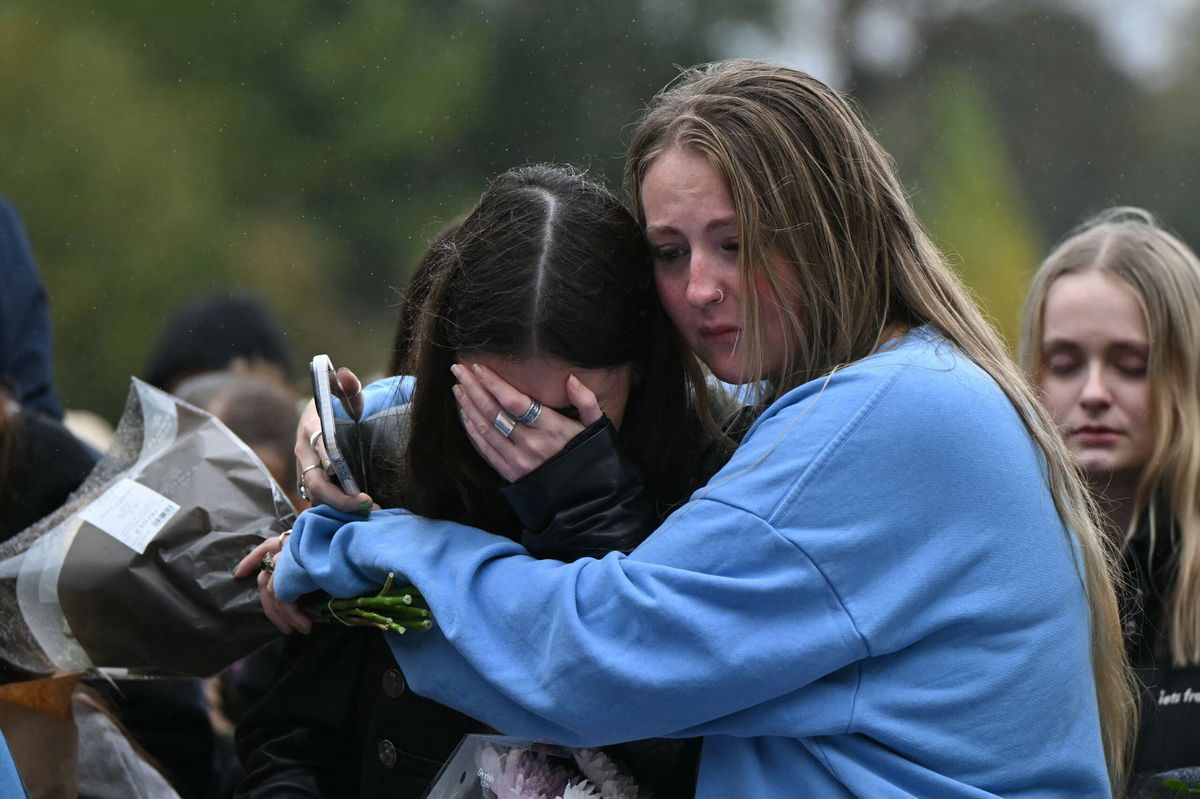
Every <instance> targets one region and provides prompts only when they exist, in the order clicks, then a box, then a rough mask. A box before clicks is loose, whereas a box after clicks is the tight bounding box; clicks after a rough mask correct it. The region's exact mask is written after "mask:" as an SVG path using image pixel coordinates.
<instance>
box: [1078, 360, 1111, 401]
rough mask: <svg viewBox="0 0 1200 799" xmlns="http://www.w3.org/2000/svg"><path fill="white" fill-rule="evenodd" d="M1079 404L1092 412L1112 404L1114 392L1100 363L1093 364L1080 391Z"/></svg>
mask: <svg viewBox="0 0 1200 799" xmlns="http://www.w3.org/2000/svg"><path fill="white" fill-rule="evenodd" d="M1079 404H1080V405H1082V406H1083V408H1084V409H1085V410H1087V411H1090V412H1097V411H1102V410H1104V409H1105V408H1107V407H1109V406H1110V405H1112V392H1111V391H1110V390H1109V388H1108V382H1107V381H1106V380H1105V379H1104V370H1103V368H1101V367H1100V366H1099V365H1094V366H1091V367H1090V368H1089V369H1088V370H1087V376H1086V377H1085V379H1084V382H1083V388H1082V389H1081V390H1080V392H1079Z"/></svg>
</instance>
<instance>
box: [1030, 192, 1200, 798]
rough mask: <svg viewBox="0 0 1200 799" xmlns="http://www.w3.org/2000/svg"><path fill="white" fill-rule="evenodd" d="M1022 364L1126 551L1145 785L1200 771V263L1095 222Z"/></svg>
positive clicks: (1070, 250)
mask: <svg viewBox="0 0 1200 799" xmlns="http://www.w3.org/2000/svg"><path fill="white" fill-rule="evenodd" d="M1021 361H1022V364H1023V365H1024V366H1025V368H1026V369H1027V370H1028V372H1029V374H1030V375H1031V376H1032V377H1033V379H1034V380H1035V381H1036V382H1037V384H1038V385H1039V386H1040V388H1041V391H1042V397H1043V400H1044V402H1045V404H1046V407H1047V408H1048V409H1049V410H1050V412H1051V414H1052V415H1053V416H1054V419H1055V421H1057V422H1058V424H1059V426H1060V427H1061V429H1062V431H1063V433H1064V436H1065V438H1066V441H1067V446H1068V447H1069V448H1070V450H1071V452H1072V454H1073V455H1074V456H1075V461H1076V463H1077V464H1078V465H1079V468H1080V470H1081V471H1082V472H1083V474H1084V476H1085V478H1086V479H1087V480H1088V482H1089V483H1090V484H1091V487H1092V489H1093V490H1094V491H1095V492H1096V494H1097V495H1098V496H1099V497H1100V498H1101V508H1102V510H1103V511H1104V512H1105V513H1106V514H1107V516H1108V521H1109V523H1110V528H1111V531H1112V534H1113V536H1115V538H1116V540H1117V541H1118V542H1119V543H1120V546H1121V553H1122V556H1123V559H1124V564H1125V569H1126V573H1127V578H1128V581H1129V583H1130V586H1129V590H1128V591H1127V592H1126V593H1125V595H1124V596H1123V599H1124V600H1125V608H1124V610H1125V616H1126V624H1125V634H1126V641H1127V646H1128V651H1129V654H1130V657H1131V659H1132V660H1133V663H1134V666H1135V668H1136V670H1137V674H1138V676H1139V677H1140V679H1141V681H1142V682H1143V683H1144V685H1145V694H1144V696H1143V699H1142V703H1141V705H1142V719H1141V726H1140V730H1139V733H1138V738H1137V745H1136V750H1135V757H1134V764H1133V771H1134V774H1135V777H1136V778H1137V780H1138V782H1144V781H1145V780H1147V779H1148V777H1149V776H1150V775H1153V774H1155V773H1158V772H1164V771H1167V770H1171V769H1178V768H1181V767H1200V261H1197V258H1196V254H1195V253H1194V252H1192V250H1191V249H1189V248H1188V247H1187V245H1185V244H1184V243H1183V242H1182V241H1180V240H1179V239H1178V238H1176V237H1175V236H1173V235H1172V234H1171V233H1169V232H1167V231H1166V230H1164V229H1163V228H1162V227H1160V226H1159V225H1158V223H1157V222H1156V221H1155V219H1154V217H1153V216H1151V215H1150V214H1149V213H1147V212H1145V211H1142V210H1140V209H1137V208H1114V209H1110V210H1108V211H1105V212H1103V213H1101V214H1100V215H1098V216H1096V217H1095V218H1093V219H1091V220H1090V221H1088V222H1087V223H1085V224H1084V225H1083V226H1082V227H1081V228H1080V229H1078V230H1076V231H1075V232H1073V233H1072V234H1071V235H1070V236H1069V237H1068V238H1067V239H1066V240H1065V241H1064V242H1062V243H1061V244H1060V245H1058V247H1057V248H1056V249H1055V250H1054V251H1053V252H1051V253H1050V255H1049V257H1047V258H1046V260H1045V262H1044V263H1043V264H1042V266H1041V268H1040V269H1039V270H1038V272H1037V275H1036V276H1035V277H1034V281H1033V286H1032V288H1031V290H1030V294H1029V298H1028V301H1027V304H1026V308H1025V316H1024V327H1023V330H1022V336H1021ZM1197 770H1198V771H1200V769H1197ZM1135 788H1136V786H1135Z"/></svg>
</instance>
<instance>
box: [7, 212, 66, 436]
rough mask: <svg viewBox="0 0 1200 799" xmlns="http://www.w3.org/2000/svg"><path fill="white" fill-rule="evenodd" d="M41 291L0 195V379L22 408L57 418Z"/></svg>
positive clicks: (22, 237) (22, 236) (16, 221)
mask: <svg viewBox="0 0 1200 799" xmlns="http://www.w3.org/2000/svg"><path fill="white" fill-rule="evenodd" d="M53 375H54V369H53V359H52V357H51V343H50V317H49V313H48V310H47V303H46V291H45V289H44V288H43V287H42V279H41V277H40V276H39V275H38V271H37V262H36V261H35V260H34V257H33V248H32V247H31V246H30V243H29V237H28V236H27V235H26V233H25V228H24V226H23V225H22V224H21V219H20V217H19V216H18V215H17V212H16V209H14V208H13V207H12V206H11V205H10V204H9V203H8V201H7V200H6V199H5V198H4V197H3V196H0V376H2V377H3V378H4V379H5V380H6V381H7V384H8V386H9V390H10V397H11V399H13V400H15V401H16V402H17V403H19V404H20V405H21V406H22V407H24V408H28V409H30V410H34V411H37V412H39V413H42V414H45V415H46V416H48V417H50V418H51V419H55V420H57V419H61V418H62V407H61V406H60V405H59V400H58V390H57V389H56V388H55V386H54V376H53Z"/></svg>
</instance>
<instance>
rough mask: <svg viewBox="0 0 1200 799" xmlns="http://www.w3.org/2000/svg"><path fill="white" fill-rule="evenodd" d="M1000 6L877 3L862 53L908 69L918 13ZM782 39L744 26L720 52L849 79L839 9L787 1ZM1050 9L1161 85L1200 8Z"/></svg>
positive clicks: (1054, 2) (1192, 4) (860, 28)
mask: <svg viewBox="0 0 1200 799" xmlns="http://www.w3.org/2000/svg"><path fill="white" fill-rule="evenodd" d="M997 1H998V0H973V1H968V0H916V2H914V1H913V0H909V2H876V3H874V4H872V5H870V6H868V9H867V11H866V12H865V13H864V14H863V15H862V18H861V19H860V20H859V22H858V25H857V28H856V30H855V39H854V40H855V49H856V50H857V51H858V52H859V54H860V56H861V57H863V58H865V59H866V60H867V61H868V62H869V63H873V64H875V65H876V66H878V67H880V68H882V69H889V70H891V69H903V68H904V66H905V64H906V63H907V61H908V60H909V59H910V58H911V57H912V55H913V52H914V47H915V45H916V44H917V42H916V37H915V34H914V31H913V27H912V24H911V16H910V14H912V13H913V11H912V10H911V9H917V11H916V13H920V14H944V13H948V12H951V11H954V10H957V9H961V8H964V7H965V8H972V7H975V8H981V7H986V6H988V5H991V4H992V3H994V2H997ZM785 2H786V3H787V5H786V6H785V9H786V10H785V11H784V13H783V20H782V22H781V25H780V26H779V28H778V30H777V31H771V32H767V31H764V30H762V29H761V28H755V27H750V26H743V27H739V28H735V29H733V31H732V32H730V31H728V30H724V31H723V32H722V34H721V35H720V41H719V42H718V43H717V46H718V47H719V49H720V50H721V51H722V55H725V56H747V57H758V58H766V59H769V60H774V61H781V62H783V63H786V64H789V65H791V66H795V67H798V68H800V69H803V70H805V71H807V72H810V73H812V74H813V75H815V76H816V77H818V78H820V79H822V80H824V81H826V82H827V83H830V84H833V85H835V86H836V85H839V84H840V83H841V79H842V77H843V74H844V69H843V65H842V64H840V63H839V62H838V55H837V53H835V52H834V50H833V48H831V47H830V38H831V37H830V31H831V26H832V20H833V14H832V12H831V9H833V8H836V6H837V3H836V2H827V0H785ZM1040 2H1041V3H1042V4H1044V5H1046V6H1055V7H1059V8H1062V7H1067V8H1073V9H1078V10H1080V11H1082V12H1084V13H1086V14H1088V15H1089V16H1091V17H1092V18H1093V19H1094V20H1096V21H1097V23H1098V25H1099V29H1100V35H1101V39H1102V41H1103V42H1104V44H1105V46H1107V47H1108V48H1109V51H1110V52H1111V53H1112V55H1113V58H1114V61H1116V63H1117V64H1118V65H1119V66H1121V67H1122V68H1124V69H1125V70H1126V71H1127V72H1128V73H1129V74H1130V75H1131V76H1133V77H1135V78H1137V79H1138V80H1141V81H1144V82H1146V83H1148V84H1150V85H1154V84H1157V83H1160V82H1162V81H1164V80H1165V79H1166V78H1167V76H1168V75H1169V72H1170V65H1171V62H1172V60H1173V59H1174V58H1175V56H1176V54H1177V53H1178V52H1179V48H1180V47H1181V46H1182V45H1183V41H1182V38H1183V35H1184V34H1185V33H1187V32H1189V31H1192V32H1194V29H1189V28H1186V26H1184V25H1183V22H1184V21H1185V20H1186V19H1187V18H1188V17H1189V16H1192V17H1193V18H1194V16H1195V14H1196V0H1040Z"/></svg>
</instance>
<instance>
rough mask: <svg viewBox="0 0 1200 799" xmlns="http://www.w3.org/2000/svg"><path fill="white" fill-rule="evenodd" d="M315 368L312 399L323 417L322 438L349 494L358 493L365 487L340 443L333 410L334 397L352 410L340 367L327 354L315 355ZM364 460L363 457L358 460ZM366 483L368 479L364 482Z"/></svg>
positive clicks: (335, 469) (311, 366)
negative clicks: (343, 388) (342, 381)
mask: <svg viewBox="0 0 1200 799" xmlns="http://www.w3.org/2000/svg"><path fill="white" fill-rule="evenodd" d="M310 369H311V371H312V384H313V402H315V403H316V406H317V414H318V416H320V418H321V434H322V435H321V438H322V439H323V440H324V441H325V452H326V454H327V455H328V456H329V461H330V464H331V465H332V466H333V471H334V475H335V476H336V477H337V481H338V482H339V483H340V484H341V486H342V490H343V491H345V492H346V493H347V494H357V493H358V492H359V491H365V490H366V486H365V485H363V486H361V487H360V486H359V484H358V481H357V480H355V479H354V470H353V469H352V468H351V464H350V463H349V462H348V460H347V457H346V453H344V452H343V451H342V447H341V442H339V441H338V437H337V419H336V417H335V415H334V412H333V403H334V400H335V398H336V399H337V401H338V402H341V403H342V408H343V409H345V410H347V411H349V405H348V402H347V399H346V397H345V395H344V394H343V393H342V386H341V383H339V382H338V379H337V370H335V369H334V368H333V362H332V361H330V360H329V356H328V355H314V356H313V359H312V363H311V364H310ZM358 462H360V463H361V458H360V459H358ZM364 482H365V481H364Z"/></svg>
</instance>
